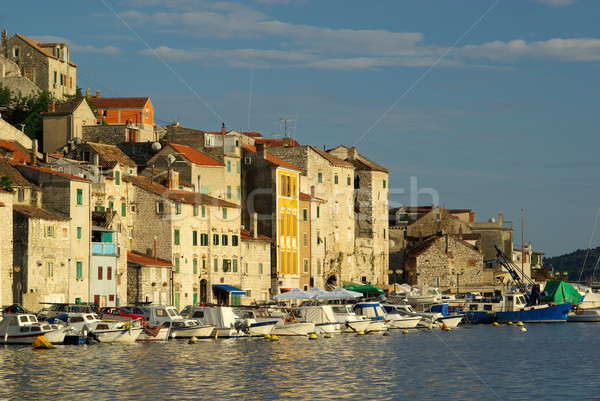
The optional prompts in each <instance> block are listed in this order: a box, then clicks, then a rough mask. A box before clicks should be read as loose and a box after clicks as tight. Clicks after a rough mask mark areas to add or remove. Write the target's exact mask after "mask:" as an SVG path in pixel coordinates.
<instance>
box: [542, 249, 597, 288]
mask: <svg viewBox="0 0 600 401" xmlns="http://www.w3.org/2000/svg"><path fill="white" fill-rule="evenodd" d="M586 252H587V249H578V250H576V251H575V252H571V253H567V254H565V255H561V256H555V257H553V258H544V259H543V263H544V267H552V268H554V271H555V272H557V273H563V272H567V273H568V276H567V280H569V281H576V280H577V279H578V278H579V274H580V273H581V267H582V266H583V261H584V260H585V254H586ZM598 257H600V246H599V247H597V248H593V249H590V253H589V254H588V257H587V260H586V262H585V269H584V270H583V274H582V275H581V280H582V281H585V280H587V279H588V278H589V277H590V276H591V275H592V272H593V271H594V266H596V262H597V261H598ZM598 270H600V267H599V268H598ZM599 275H600V271H596V277H598V276H599Z"/></svg>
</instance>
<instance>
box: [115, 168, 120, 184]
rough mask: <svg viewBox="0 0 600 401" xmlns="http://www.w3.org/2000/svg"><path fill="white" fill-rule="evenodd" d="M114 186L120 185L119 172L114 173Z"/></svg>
mask: <svg viewBox="0 0 600 401" xmlns="http://www.w3.org/2000/svg"><path fill="white" fill-rule="evenodd" d="M115 184H117V185H121V172H120V171H115Z"/></svg>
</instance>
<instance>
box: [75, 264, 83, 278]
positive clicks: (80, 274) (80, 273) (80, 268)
mask: <svg viewBox="0 0 600 401" xmlns="http://www.w3.org/2000/svg"><path fill="white" fill-rule="evenodd" d="M76 266H77V278H83V262H77V263H76Z"/></svg>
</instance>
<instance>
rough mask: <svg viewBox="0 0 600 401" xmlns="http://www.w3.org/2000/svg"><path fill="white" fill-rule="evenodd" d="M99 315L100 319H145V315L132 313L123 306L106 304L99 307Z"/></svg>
mask: <svg viewBox="0 0 600 401" xmlns="http://www.w3.org/2000/svg"><path fill="white" fill-rule="evenodd" d="M99 314H100V317H101V318H102V319H113V320H135V319H142V320H146V316H144V315H142V314H139V313H132V312H130V311H128V310H126V309H125V308H121V307H114V306H108V307H105V308H100V311H99Z"/></svg>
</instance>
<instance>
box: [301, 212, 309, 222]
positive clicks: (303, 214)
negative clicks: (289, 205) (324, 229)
mask: <svg viewBox="0 0 600 401" xmlns="http://www.w3.org/2000/svg"><path fill="white" fill-rule="evenodd" d="M302 221H308V210H306V209H302Z"/></svg>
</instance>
